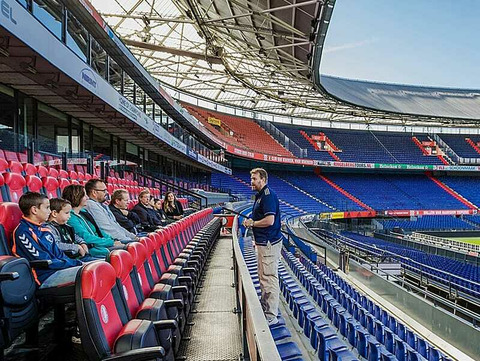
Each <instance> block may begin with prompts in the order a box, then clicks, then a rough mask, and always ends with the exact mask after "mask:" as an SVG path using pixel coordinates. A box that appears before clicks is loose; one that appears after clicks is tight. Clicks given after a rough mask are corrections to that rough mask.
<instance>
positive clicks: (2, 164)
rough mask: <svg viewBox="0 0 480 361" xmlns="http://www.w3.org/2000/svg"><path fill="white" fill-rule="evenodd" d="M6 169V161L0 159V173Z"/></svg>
mask: <svg viewBox="0 0 480 361" xmlns="http://www.w3.org/2000/svg"><path fill="white" fill-rule="evenodd" d="M7 169H8V162H7V160H6V159H4V158H1V157H0V173H3V172H6V171H7Z"/></svg>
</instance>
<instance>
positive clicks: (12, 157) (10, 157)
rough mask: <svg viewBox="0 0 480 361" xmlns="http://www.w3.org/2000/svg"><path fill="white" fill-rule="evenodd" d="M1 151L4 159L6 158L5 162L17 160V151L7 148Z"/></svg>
mask: <svg viewBox="0 0 480 361" xmlns="http://www.w3.org/2000/svg"><path fill="white" fill-rule="evenodd" d="M3 152H4V153H5V159H6V160H7V162H11V161H15V162H18V155H17V153H15V152H11V151H9V150H4V151H3Z"/></svg>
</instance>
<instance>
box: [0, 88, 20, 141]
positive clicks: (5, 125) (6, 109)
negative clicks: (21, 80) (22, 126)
mask: <svg viewBox="0 0 480 361" xmlns="http://www.w3.org/2000/svg"><path fill="white" fill-rule="evenodd" d="M13 96H14V93H13V90H12V89H10V88H7V87H4V86H3V85H1V84H0V109H1V111H0V149H8V150H15V148H16V147H15V137H14V130H15V129H14V124H15V118H14V116H15V99H14V97H13Z"/></svg>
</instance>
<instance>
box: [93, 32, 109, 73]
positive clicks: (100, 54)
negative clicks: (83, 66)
mask: <svg viewBox="0 0 480 361" xmlns="http://www.w3.org/2000/svg"><path fill="white" fill-rule="evenodd" d="M90 41H91V46H92V48H91V56H90V65H91V67H92V68H93V69H94V70H95V71H96V72H97V73H98V74H99V75H100V76H101V77H102V78H104V79H105V78H106V77H107V53H106V52H105V50H103V48H102V47H101V45H100V44H99V43H98V42H97V41H96V40H95V39H94V38H91V39H90Z"/></svg>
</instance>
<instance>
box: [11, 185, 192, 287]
mask: <svg viewBox="0 0 480 361" xmlns="http://www.w3.org/2000/svg"><path fill="white" fill-rule="evenodd" d="M107 194H108V191H107V185H106V184H105V182H104V181H103V180H100V179H91V180H89V181H88V182H86V183H85V185H84V186H83V185H80V184H71V185H68V186H67V187H65V188H64V189H63V192H62V198H52V199H48V197H47V196H46V195H44V194H41V193H38V192H27V193H25V194H23V195H22V196H21V197H20V199H19V208H20V210H21V211H22V213H23V218H22V220H21V222H20V224H19V225H18V226H17V228H16V229H15V231H14V234H13V242H14V243H13V248H12V251H13V253H14V254H15V255H16V256H19V257H23V258H26V259H27V260H29V261H38V260H49V261H51V264H50V265H49V266H48V267H45V268H44V269H43V268H39V269H36V270H35V279H36V282H37V284H38V285H39V286H40V288H41V287H54V286H55V285H58V284H62V283H64V282H69V281H73V280H74V279H75V275H76V273H77V271H78V268H79V267H81V266H82V264H83V263H84V262H89V261H93V260H98V259H104V258H105V257H106V256H107V255H108V254H109V252H110V251H112V250H115V249H123V248H125V245H126V244H128V243H130V242H135V241H138V240H139V237H140V236H146V235H147V232H153V231H156V230H158V229H160V228H162V226H165V225H166V224H168V223H171V222H172V221H174V220H176V219H180V218H181V217H182V215H183V207H182V205H181V204H180V202H178V201H177V200H176V199H175V196H174V195H173V193H171V192H169V194H171V196H169V194H167V196H166V198H165V201H164V202H163V204H162V201H161V200H159V199H156V198H153V197H151V195H150V192H149V190H147V189H145V190H143V191H141V192H140V195H139V203H138V204H137V205H136V206H135V207H134V208H133V209H132V210H131V211H128V209H127V204H128V202H129V200H130V197H129V194H128V191H127V190H124V189H117V190H115V191H114V192H113V195H112V199H111V202H110V204H109V205H106V204H105V202H106V198H107ZM172 196H173V197H172ZM169 197H170V198H169ZM168 199H173V203H172V201H168ZM165 204H167V205H168V206H167V207H166V209H167V210H168V215H170V218H169V216H168V215H167V213H166V212H164V208H165V207H164V205H165ZM172 205H173V206H172ZM174 217H176V218H174Z"/></svg>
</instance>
